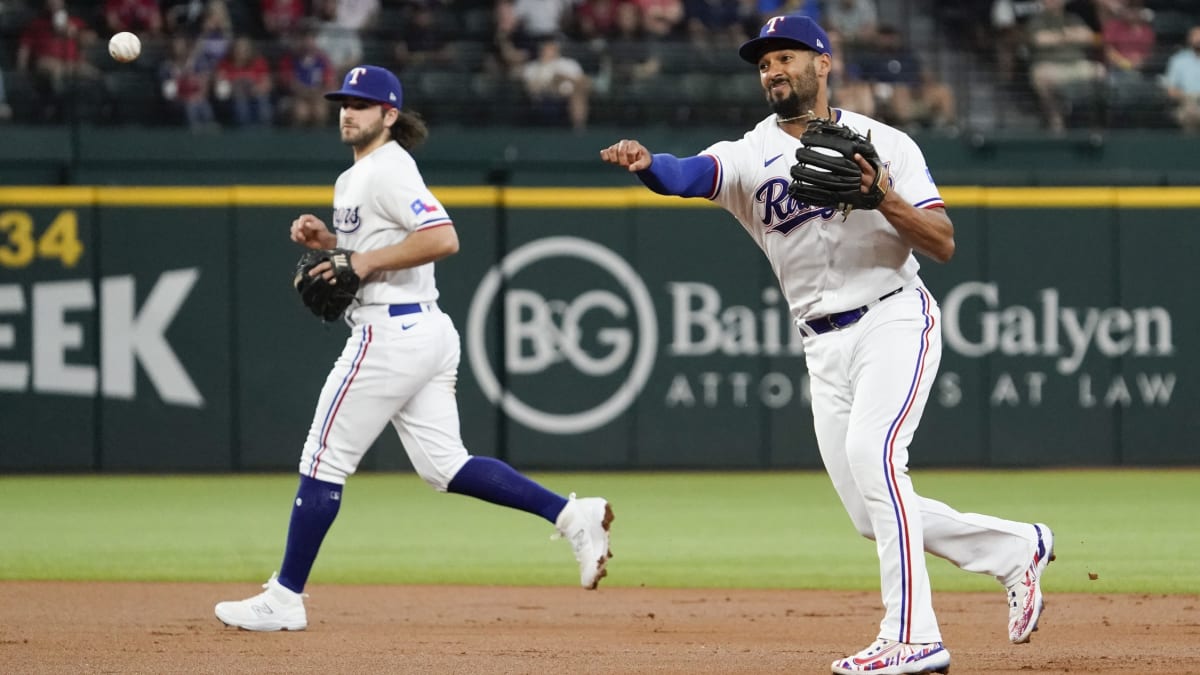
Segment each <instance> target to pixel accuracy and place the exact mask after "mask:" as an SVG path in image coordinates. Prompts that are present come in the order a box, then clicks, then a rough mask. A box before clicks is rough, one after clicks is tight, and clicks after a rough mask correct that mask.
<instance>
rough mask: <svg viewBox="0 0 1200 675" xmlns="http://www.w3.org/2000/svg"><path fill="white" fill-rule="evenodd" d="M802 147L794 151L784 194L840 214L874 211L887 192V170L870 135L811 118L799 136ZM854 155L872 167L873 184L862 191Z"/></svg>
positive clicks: (859, 172)
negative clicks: (859, 210)
mask: <svg viewBox="0 0 1200 675" xmlns="http://www.w3.org/2000/svg"><path fill="white" fill-rule="evenodd" d="M800 141H801V142H802V143H804V147H802V148H798V149H797V150H796V163H795V164H794V165H792V170H791V174H792V183H791V185H789V186H788V194H789V195H791V197H792V198H793V199H795V200H796V201H798V202H801V203H804V204H808V205H810V206H832V207H835V208H837V210H839V211H841V212H842V214H843V215H845V214H848V213H850V211H852V210H853V209H876V208H879V204H880V203H881V202H883V198H884V196H885V195H886V194H887V191H888V183H889V181H888V171H887V167H885V166H884V165H883V162H882V161H881V160H880V159H879V153H878V152H876V151H875V145H874V144H873V143H871V136H870V133H868V134H867V135H866V136H863V135H862V134H860V133H858V132H857V131H855V130H853V129H851V128H850V127H848V126H845V125H842V124H838V123H836V122H834V121H833V120H827V119H820V118H818V119H815V120H813V121H811V122H809V123H808V128H806V129H805V130H804V135H803V136H801V137H800ZM855 153H858V154H860V155H862V156H863V159H865V160H867V162H869V163H870V164H871V165H872V166H874V167H875V181H874V182H873V183H872V184H871V187H870V189H869V190H868V191H867V192H863V191H862V189H861V188H862V167H860V166H859V165H858V162H856V161H854V155H855Z"/></svg>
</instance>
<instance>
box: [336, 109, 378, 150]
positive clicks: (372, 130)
mask: <svg viewBox="0 0 1200 675" xmlns="http://www.w3.org/2000/svg"><path fill="white" fill-rule="evenodd" d="M386 133H388V130H387V127H385V126H383V115H380V116H379V119H377V120H375V121H374V122H372V123H370V124H366V125H363V124H359V125H356V126H353V127H345V126H344V127H342V142H343V143H345V144H346V145H349V146H350V147H352V148H355V149H359V150H361V149H362V148H366V147H369V146H370V145H372V144H373V143H376V142H377V141H379V137H380V136H382V135H383V134H386Z"/></svg>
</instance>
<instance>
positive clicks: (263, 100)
mask: <svg viewBox="0 0 1200 675" xmlns="http://www.w3.org/2000/svg"><path fill="white" fill-rule="evenodd" d="M213 90H214V92H215V94H216V97H217V99H218V100H220V101H227V102H228V103H229V105H230V107H231V108H232V110H231V113H232V118H233V123H234V125H235V126H238V127H246V126H255V125H269V124H271V121H272V119H273V116H274V111H273V109H272V106H271V94H272V83H271V66H270V65H269V64H268V63H267V59H266V57H264V56H263V55H262V54H259V53H258V52H257V51H256V50H255V47H254V41H253V40H251V39H250V38H249V37H248V36H245V35H241V36H238V37H237V38H236V39H235V40H234V41H233V47H232V48H231V49H230V50H229V54H228V55H227V56H226V57H225V58H224V59H222V60H221V63H220V64H219V65H218V66H217V79H216V83H215V85H214V87H213Z"/></svg>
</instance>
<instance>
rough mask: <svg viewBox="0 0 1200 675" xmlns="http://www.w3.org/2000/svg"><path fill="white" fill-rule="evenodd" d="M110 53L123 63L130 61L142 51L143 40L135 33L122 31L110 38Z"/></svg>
mask: <svg viewBox="0 0 1200 675" xmlns="http://www.w3.org/2000/svg"><path fill="white" fill-rule="evenodd" d="M108 53H109V54H110V55H112V57H113V58H114V59H116V60H117V61H120V62H121V63H129V62H130V61H132V60H134V59H136V58H137V57H138V54H141V53H142V41H141V40H139V39H138V36H136V35H134V34H133V33H130V32H128V31H122V32H120V33H117V34H116V35H114V36H112V38H111V39H109V41H108Z"/></svg>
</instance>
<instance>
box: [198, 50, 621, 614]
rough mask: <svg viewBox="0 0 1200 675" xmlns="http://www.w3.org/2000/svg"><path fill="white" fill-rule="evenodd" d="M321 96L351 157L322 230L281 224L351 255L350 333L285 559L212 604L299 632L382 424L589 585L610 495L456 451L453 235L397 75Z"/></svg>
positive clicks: (314, 433)
mask: <svg viewBox="0 0 1200 675" xmlns="http://www.w3.org/2000/svg"><path fill="white" fill-rule="evenodd" d="M326 98H328V99H331V100H334V101H338V102H339V103H340V104H341V117H340V120H341V124H340V129H341V138H342V142H343V143H345V144H346V145H349V146H350V147H351V148H352V149H353V151H354V165H353V166H352V167H350V168H349V169H347V170H346V171H345V172H344V173H343V174H342V175H341V176H340V177H339V178H338V180H337V184H336V186H335V187H334V199H333V228H332V231H331V230H330V229H329V228H327V227H326V225H325V223H324V222H322V221H321V220H320V219H318V218H317V217H316V216H313V215H311V214H304V215H301V216H300V217H299V218H296V220H295V221H294V222H293V223H292V227H291V238H292V240H293V241H295V242H297V243H299V244H301V245H303V246H305V247H307V248H308V249H334V248H339V249H345V250H347V251H351V252H352V253H350V254H349V255H348V256H346V255H340V256H335V257H340V258H343V259H344V258H346V257H348V259H349V260H348V262H349V264H350V265H351V266H352V267H353V273H354V274H355V275H357V277H358V279H361V287H360V288H359V290H358V292H357V294H356V296H355V298H354V301H353V302H352V304H351V305H350V307H349V309H348V310H347V311H346V317H345V318H346V323H348V324H349V326H350V336H349V338H347V340H346V346H345V349H343V350H342V353H341V356H339V357H338V359H337V361H336V362H335V363H334V365H333V370H331V371H330V373H329V376H328V378H327V379H326V381H325V386H324V388H323V389H322V390H321V394H320V398H319V399H318V402H317V409H316V413H315V414H314V416H313V421H312V426H311V427H310V428H309V431H308V438H307V441H306V442H305V444H304V450H303V453H302V454H301V457H300V486H299V489H298V490H297V492H296V498H295V501H294V503H293V508H292V515H291V523H290V525H289V527H288V534H287V545H286V549H285V551H284V555H283V564H282V566H281V568H280V570H279V573H278V575H272V576H271V578H270V580H268V581H267V583H266V584H265V585H264V586H263V587H264V588H265V589H266V590H265V591H264V592H262V593H260V594H258V595H256V596H254V597H252V598H249V599H247V600H241V601H236V602H221V603H218V604H217V606H216V609H215V611H216V615H217V618H218V619H220V620H221V621H222V622H224V623H226V624H227V625H230V626H237V627H239V628H244V629H247V630H255V631H275V630H304V628H305V627H306V626H307V625H308V618H307V614H306V612H305V608H304V600H303V598H304V595H303V591H304V586H305V583H306V582H307V581H308V576H309V572H310V570H311V569H312V565H313V561H314V560H315V559H316V556H317V552H318V550H319V549H320V546H321V542H322V540H323V539H324V538H325V534H326V532H328V530H329V527H330V525H332V524H333V520H334V518H335V517H336V516H337V513H338V508H339V507H340V506H341V503H342V493H343V486H344V485H345V483H346V479H347V478H348V477H349V476H350V475H351V474H353V473H354V471H355V469H356V468H357V467H358V464H359V462H360V461H361V460H362V458H363V455H364V453H366V451H367V449H368V448H369V447H370V446H371V444H372V442H374V440H375V439H376V437H378V435H379V434H380V433H381V432H382V431H383V428H384V426H385V425H387V424H388V423H389V422H390V423H391V424H392V426H393V427H394V428H395V429H396V432H397V433H398V434H399V436H400V440H401V441H402V442H403V444H404V449H405V451H406V452H407V453H408V457H409V459H410V460H411V461H412V464H413V467H414V468H415V469H416V471H417V473H418V474H419V475H420V476H421V478H423V479H424V480H425V481H426V482H428V483H429V484H430V485H432V486H433V487H434V488H435V489H437V490H440V491H447V492H455V493H458V494H464V495H469V496H471V497H476V498H478V499H482V500H484V501H488V502H491V503H493V504H500V505H502V506H508V507H512V508H516V509H521V510H523V511H527V512H529V513H533V514H536V515H539V516H541V517H543V518H545V519H546V520H548V521H550V522H551V523H554V525H555V527H556V528H557V530H558V532H559V534H561V535H562V536H563V537H564V538H566V539H567V540H568V541H570V542H571V546H572V548H573V549H574V552H575V557H576V560H577V562H578V563H579V573H580V583H581V584H582V585H583V587H584V588H588V589H592V588H595V587H596V584H597V583H599V581H600V579H601V578H602V577H604V576H605V574H606V570H605V567H606V564H607V562H608V558H609V557H611V554H610V552H609V523H610V522H611V521H612V518H613V515H612V508H611V507H610V506H609V504H608V502H607V501H605V500H604V499H601V498H596V497H593V498H586V499H576V498H575V495H573V494H572V495H570V496H569V497H562V496H559V495H557V494H555V493H553V492H550V491H549V490H547V489H546V488H544V487H542V486H541V485H538V484H537V483H535V482H533V481H532V480H530V479H528V478H526V477H525V476H523V475H521V474H520V473H517V472H516V471H515V470H513V468H512V467H510V466H508V465H507V464H505V463H503V462H501V461H499V460H496V459H492V458H489V457H473V456H471V455H469V454H468V453H467V450H466V449H465V448H464V447H463V442H462V438H461V436H460V433H459V419H458V406H457V401H456V399H455V393H454V387H455V381H456V378H457V373H458V363H459V353H460V352H459V335H458V332H457V331H456V330H455V327H454V324H453V322H452V321H451V319H450V317H449V316H447V315H446V314H443V313H442V312H441V310H439V309H438V306H437V302H436V301H437V298H438V290H437V286H436V284H435V282H434V262H435V261H437V260H441V259H442V258H445V257H446V256H449V255H452V254H454V253H456V252H457V251H458V235H457V234H456V232H455V229H454V226H453V224H452V223H451V220H450V216H449V215H447V213H446V210H445V209H444V208H443V207H442V205H441V203H439V202H438V200H437V198H436V197H434V196H433V194H432V193H431V192H430V191H429V189H428V188H427V187H426V186H425V181H424V179H423V178H422V177H421V174H420V172H419V171H418V170H417V165H416V163H415V162H414V161H413V158H412V156H411V155H410V154H409V150H410V149H411V148H413V147H414V146H415V145H417V144H418V143H420V142H421V141H423V140H424V139H425V136H426V135H427V130H426V128H425V124H424V122H423V121H422V120H421V118H420V117H419V116H416V115H414V114H412V113H409V112H406V111H402V110H401V108H400V106H401V101H402V98H401V89H400V82H399V80H397V79H396V76H395V75H393V74H392V73H391V72H390V71H388V70H386V69H383V68H378V67H375V66H359V67H356V68H352V69H351V70H350V71H349V72H348V73H347V74H346V77H345V80H344V82H343V84H342V88H341V89H339V90H337V91H334V92H331V93H329V94H326ZM335 233H336V234H335ZM331 267H332V265H331V263H329V262H325V263H322V264H320V265H317V266H315V267H313V268H312V270H311V271H310V272H308V274H309V275H310V276H312V277H313V278H314V279H315V278H316V277H317V276H332V270H331ZM298 287H299V280H298ZM306 301H307V300H306Z"/></svg>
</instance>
